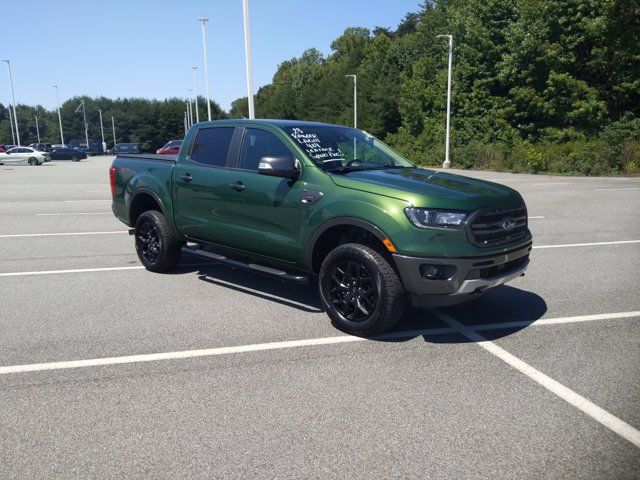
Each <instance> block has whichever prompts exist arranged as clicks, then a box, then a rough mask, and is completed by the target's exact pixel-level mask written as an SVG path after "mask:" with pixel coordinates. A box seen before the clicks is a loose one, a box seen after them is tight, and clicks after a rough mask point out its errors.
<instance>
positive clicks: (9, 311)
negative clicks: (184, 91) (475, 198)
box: [0, 157, 640, 479]
mask: <svg viewBox="0 0 640 480" xmlns="http://www.w3.org/2000/svg"><path fill="white" fill-rule="evenodd" d="M111 159H112V158H111V157H91V158H89V159H87V160H84V161H82V162H79V163H73V162H62V161H59V162H51V163H48V164H45V165H42V166H39V167H28V166H25V167H19V166H15V167H7V166H0V291H1V292H2V305H1V307H0V478H1V479H14V478H15V479H22V478H47V479H49V478H61V479H67V478H74V479H75V478H77V479H88V478H100V479H102V478H118V479H120V478H145V479H147V478H172V479H174V478H190V479H191V478H340V479H344V478H362V479H371V478H437V479H440V478H443V479H466V478H469V479H478V478H487V479H488V478H491V479H539V478H553V479H556V478H557V479H566V478H585V479H592V478H597V479H601V478H606V479H638V478H640V474H639V473H638V472H640V294H639V292H640V179H638V178H622V177H594V178H584V177H560V176H535V175H516V174H507V173H496V172H468V171H465V172H457V171H456V173H462V174H464V175H468V176H473V177H478V178H484V179H488V180H491V181H496V182H499V183H504V184H507V185H509V186H512V187H514V188H516V189H517V190H518V191H520V192H521V193H522V195H523V197H524V198H525V200H526V202H527V206H528V210H529V217H530V218H529V225H530V229H531V231H532V232H533V235H534V250H533V252H532V257H531V264H530V267H529V269H528V271H527V274H526V276H524V277H521V278H518V279H516V280H514V281H513V282H511V283H509V284H508V285H506V286H503V287H498V288H496V289H494V290H492V291H490V292H489V293H487V294H485V295H484V296H482V297H481V298H479V299H478V300H476V301H474V302H472V303H469V304H465V305H461V306H457V307H450V308H443V309H431V310H427V309H422V308H417V307H412V308H409V309H408V310H407V312H406V314H405V316H404V317H403V319H402V320H401V322H400V324H399V325H398V326H397V328H396V329H395V331H394V332H392V333H391V334H389V335H386V336H382V337H380V338H376V339H360V338H356V337H350V336H348V335H345V334H344V333H342V332H340V331H337V330H336V329H334V328H333V327H332V326H331V324H330V323H329V321H328V318H327V316H326V315H325V313H324V312H323V311H322V308H321V306H320V303H319V300H318V297H317V294H316V290H315V287H314V285H309V286H299V285H291V284H286V283H282V282H280V281H278V280H273V279H270V278H266V277H262V276H256V275H253V274H250V273H245V272H243V271H239V270H232V269H229V268H228V267H224V266H220V265H215V264H208V263H202V262H199V261H197V260H193V259H188V258H186V259H185V260H184V262H183V263H182V265H181V267H180V268H179V269H178V271H176V272H175V273H172V274H166V275H160V274H153V273H150V272H147V271H146V270H144V269H143V268H141V266H140V263H139V261H138V259H137V257H136V255H135V251H134V247H133V239H132V237H130V236H129V235H128V234H127V232H126V230H127V227H126V226H125V225H123V224H121V223H120V222H118V221H117V220H116V219H115V218H114V217H113V215H112V214H111V213H110V194H109V186H108V167H109V165H110V162H111Z"/></svg>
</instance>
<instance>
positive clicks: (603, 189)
mask: <svg viewBox="0 0 640 480" xmlns="http://www.w3.org/2000/svg"><path fill="white" fill-rule="evenodd" d="M618 190H640V187H628V188H596V192H613V191H618Z"/></svg>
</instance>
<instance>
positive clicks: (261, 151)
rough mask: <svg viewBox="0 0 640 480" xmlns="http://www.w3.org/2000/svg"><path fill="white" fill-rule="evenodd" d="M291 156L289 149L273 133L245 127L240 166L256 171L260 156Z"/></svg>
mask: <svg viewBox="0 0 640 480" xmlns="http://www.w3.org/2000/svg"><path fill="white" fill-rule="evenodd" d="M291 156H292V154H291V151H290V150H289V149H288V148H287V147H286V145H285V144H284V143H282V142H281V141H280V140H279V139H278V137H276V136H275V135H274V134H273V133H270V132H265V131H264V130H257V129H254V128H247V130H246V132H245V134H244V139H243V140H242V154H241V156H240V168H244V169H246V170H255V171H257V170H258V163H260V159H261V158H262V157H291Z"/></svg>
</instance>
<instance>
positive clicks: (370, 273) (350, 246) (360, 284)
mask: <svg viewBox="0 0 640 480" xmlns="http://www.w3.org/2000/svg"><path fill="white" fill-rule="evenodd" d="M318 283H319V287H320V298H321V300H322V304H323V306H324V308H325V310H326V312H327V315H329V318H331V321H332V323H333V324H334V325H335V326H336V327H337V328H339V329H341V330H344V331H345V332H348V333H352V334H354V335H363V336H368V335H373V334H376V333H379V332H382V331H384V330H388V329H389V328H391V327H392V326H393V325H395V324H396V322H397V321H398V320H399V319H400V317H401V316H402V313H403V312H404V307H405V303H406V300H405V291H404V287H403V286H402V282H401V281H400V279H399V278H398V275H397V274H396V272H395V270H394V269H393V267H392V266H391V265H390V264H389V262H388V261H387V260H386V259H385V258H384V257H383V256H382V255H380V254H379V253H378V252H376V251H375V250H373V249H372V248H369V247H367V246H365V245H360V244H357V243H347V244H344V245H340V246H339V247H337V248H336V249H334V250H333V251H331V252H330V253H329V255H327V257H326V258H325V259H324V262H322V267H321V268H320V277H319V282H318Z"/></svg>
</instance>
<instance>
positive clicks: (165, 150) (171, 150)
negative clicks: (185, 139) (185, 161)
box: [156, 140, 182, 155]
mask: <svg viewBox="0 0 640 480" xmlns="http://www.w3.org/2000/svg"><path fill="white" fill-rule="evenodd" d="M181 145H182V140H171V141H169V142H167V143H166V145H165V146H163V147H162V148H159V149H158V150H156V153H157V154H158V155H178V153H179V152H180V146H181Z"/></svg>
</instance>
